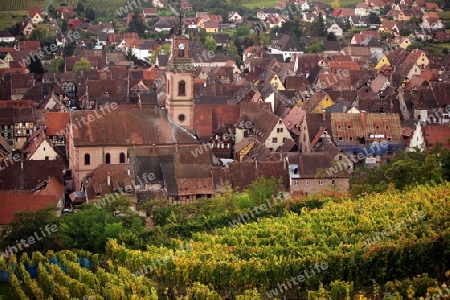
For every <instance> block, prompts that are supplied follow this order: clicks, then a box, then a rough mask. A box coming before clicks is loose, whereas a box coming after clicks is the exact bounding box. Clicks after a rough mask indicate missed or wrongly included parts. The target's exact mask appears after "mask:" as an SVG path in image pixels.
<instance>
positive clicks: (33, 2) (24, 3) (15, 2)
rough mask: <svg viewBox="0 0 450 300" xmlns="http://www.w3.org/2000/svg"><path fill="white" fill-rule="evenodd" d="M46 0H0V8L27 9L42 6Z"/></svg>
mask: <svg viewBox="0 0 450 300" xmlns="http://www.w3.org/2000/svg"><path fill="white" fill-rule="evenodd" d="M46 3H47V1H46V0H0V10H16V9H29V8H32V7H41V8H44V6H45V4H46Z"/></svg>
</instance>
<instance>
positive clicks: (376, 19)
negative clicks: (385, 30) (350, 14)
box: [369, 12, 381, 24]
mask: <svg viewBox="0 0 450 300" xmlns="http://www.w3.org/2000/svg"><path fill="white" fill-rule="evenodd" d="M369 22H370V24H381V21H380V16H378V14H376V13H374V12H371V13H370V14H369Z"/></svg>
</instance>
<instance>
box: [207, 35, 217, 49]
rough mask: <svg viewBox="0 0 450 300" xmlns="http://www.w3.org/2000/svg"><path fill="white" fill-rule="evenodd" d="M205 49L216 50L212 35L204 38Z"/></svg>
mask: <svg viewBox="0 0 450 300" xmlns="http://www.w3.org/2000/svg"><path fill="white" fill-rule="evenodd" d="M204 46H205V49H207V50H213V51H214V50H216V47H217V44H216V40H215V39H214V38H213V37H212V36H207V37H206V39H205V44H204Z"/></svg>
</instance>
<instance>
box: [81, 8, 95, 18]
mask: <svg viewBox="0 0 450 300" xmlns="http://www.w3.org/2000/svg"><path fill="white" fill-rule="evenodd" d="M84 14H85V16H86V18H88V19H89V20H91V21H93V20H95V16H96V13H95V10H94V9H93V8H92V7H87V8H86V9H85V10H84Z"/></svg>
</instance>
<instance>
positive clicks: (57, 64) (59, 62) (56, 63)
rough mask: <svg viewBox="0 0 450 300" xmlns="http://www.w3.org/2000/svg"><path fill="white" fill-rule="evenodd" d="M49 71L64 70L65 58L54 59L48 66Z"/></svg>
mask: <svg viewBox="0 0 450 300" xmlns="http://www.w3.org/2000/svg"><path fill="white" fill-rule="evenodd" d="M47 72H50V73H58V72H64V58H62V57H58V58H55V59H54V60H52V62H51V63H50V64H49V65H48V66H47Z"/></svg>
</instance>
